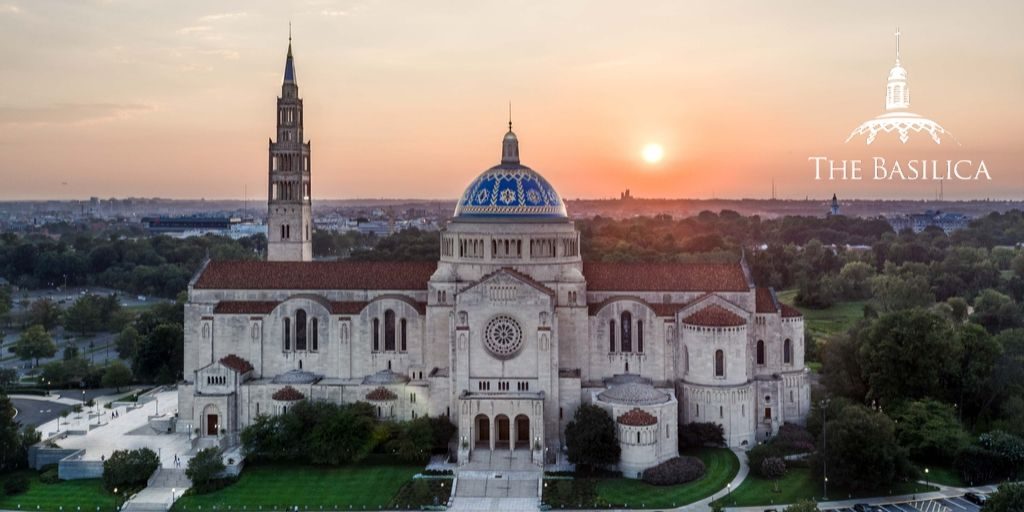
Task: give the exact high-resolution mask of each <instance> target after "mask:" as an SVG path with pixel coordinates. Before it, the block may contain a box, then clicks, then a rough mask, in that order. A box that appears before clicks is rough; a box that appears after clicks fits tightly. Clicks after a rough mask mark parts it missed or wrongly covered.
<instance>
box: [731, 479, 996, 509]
mask: <svg viewBox="0 0 1024 512" xmlns="http://www.w3.org/2000/svg"><path fill="white" fill-rule="evenodd" d="M920 483H924V482H920ZM929 484H930V485H934V486H936V487H939V490H938V491H932V492H922V493H917V494H904V495H902V496H879V497H876V498H855V499H851V500H834V501H822V502H819V503H818V508H819V509H820V510H834V509H842V508H850V507H852V506H854V505H856V504H857V503H867V504H868V505H875V506H881V505H892V504H897V503H914V502H919V501H930V500H938V499H943V498H953V497H958V496H963V495H964V494H965V493H967V492H970V491H974V492H981V493H985V494H990V493H993V492H995V491H996V488H997V487H998V486H996V485H982V486H978V487H946V486H941V485H936V484H935V483H931V482H929ZM788 505H789V504H783V505H761V506H757V507H726V508H725V510H727V511H729V512H763V511H764V509H766V508H769V507H770V508H774V509H776V510H785V508H786V506H788Z"/></svg>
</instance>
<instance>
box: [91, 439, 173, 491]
mask: <svg viewBox="0 0 1024 512" xmlns="http://www.w3.org/2000/svg"><path fill="white" fill-rule="evenodd" d="M159 467H160V459H159V458H157V455H156V452H154V451H153V450H150V449H149V448H139V449H137V450H117V451H115V452H114V453H112V454H110V457H109V458H108V459H107V460H106V461H104V462H103V485H104V486H105V487H106V488H107V490H109V491H113V490H114V488H118V489H121V490H124V489H127V488H134V487H139V486H144V485H145V484H146V481H147V480H149V477H150V476H151V475H152V474H153V472H154V471H156V470H157V468H159Z"/></svg>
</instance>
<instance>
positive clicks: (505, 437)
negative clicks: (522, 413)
mask: <svg viewBox="0 0 1024 512" xmlns="http://www.w3.org/2000/svg"><path fill="white" fill-rule="evenodd" d="M494 421H495V424H496V425H495V426H496V427H498V428H497V430H498V442H497V444H495V447H497V446H498V444H501V443H509V444H508V445H507V446H508V447H509V449H511V448H512V444H511V441H512V439H511V437H512V436H511V435H510V430H511V429H510V426H511V425H510V424H509V421H508V416H505V415H504V414H499V415H498V417H497V418H495V420H494Z"/></svg>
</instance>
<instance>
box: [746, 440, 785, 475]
mask: <svg viewBox="0 0 1024 512" xmlns="http://www.w3.org/2000/svg"><path fill="white" fill-rule="evenodd" d="M783 455H784V454H783V453H782V451H781V450H779V448H778V447H777V446H775V445H773V444H759V445H757V446H755V447H753V448H751V449H750V451H748V452H747V465H748V466H750V469H751V470H752V471H753V472H754V473H756V474H757V476H761V477H764V478H769V477H768V475H765V474H763V473H761V468H762V467H763V466H764V461H765V460H767V459H770V458H773V457H782V456H783Z"/></svg>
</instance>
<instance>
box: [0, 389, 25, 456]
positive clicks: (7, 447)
mask: <svg viewBox="0 0 1024 512" xmlns="http://www.w3.org/2000/svg"><path fill="white" fill-rule="evenodd" d="M16 414H17V411H16V410H15V409H14V404H12V403H11V399H10V398H8V397H7V394H6V393H0V470H4V471H7V470H11V469H15V468H17V467H18V464H17V462H18V459H19V457H18V454H19V453H20V451H21V448H22V443H21V441H22V438H21V432H20V431H21V426H20V425H19V424H18V422H17V421H16V420H15V415H16Z"/></svg>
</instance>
